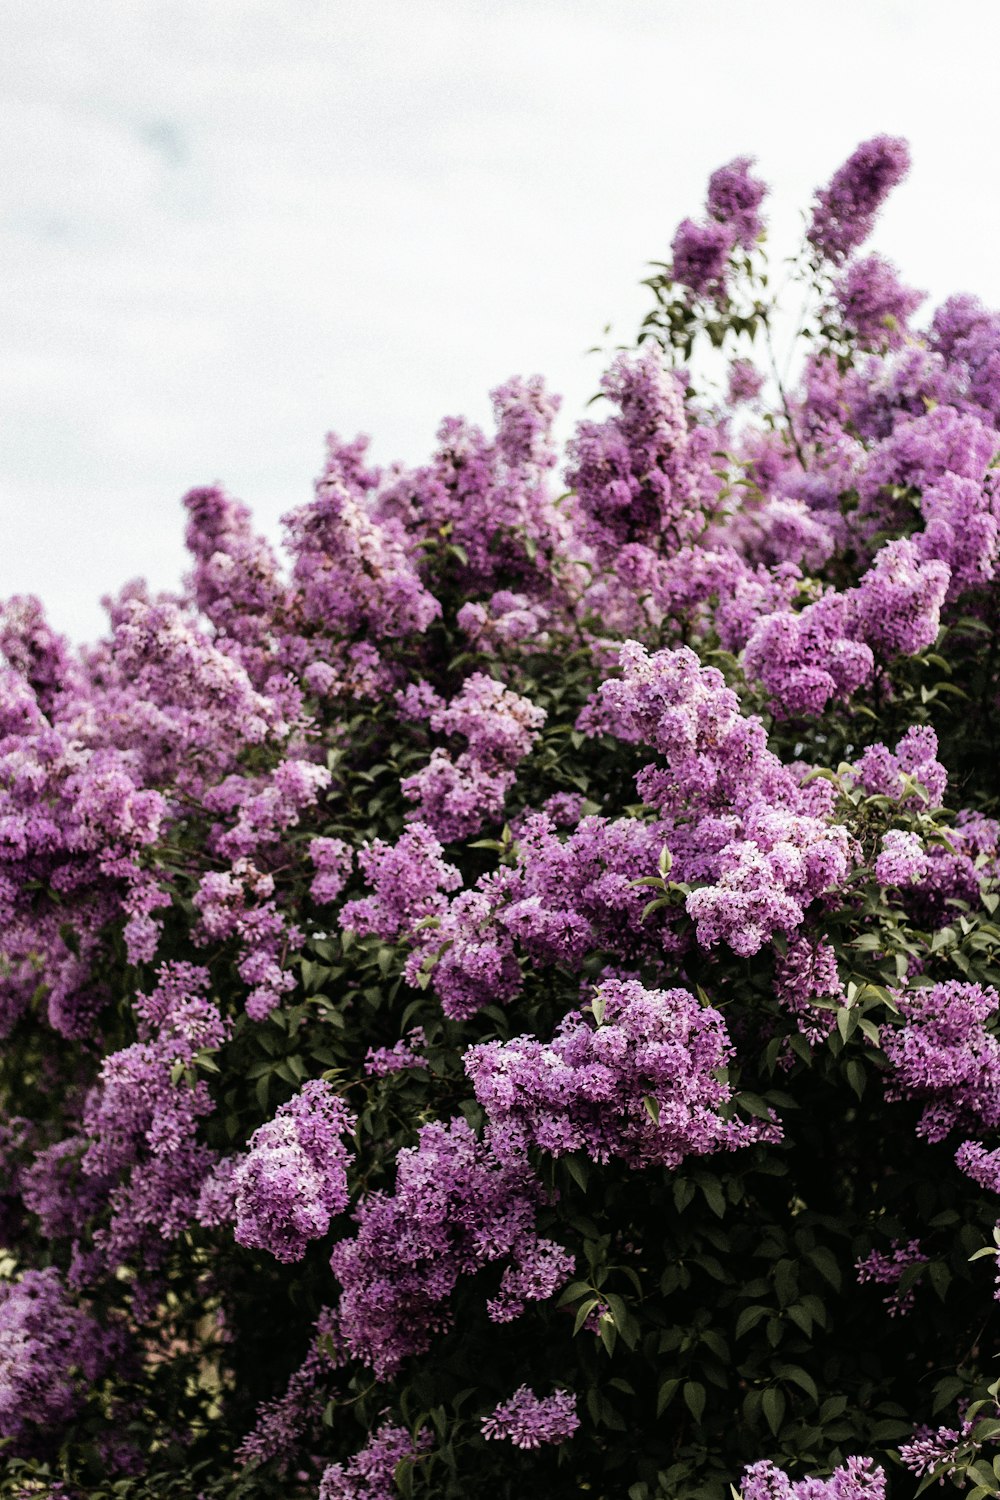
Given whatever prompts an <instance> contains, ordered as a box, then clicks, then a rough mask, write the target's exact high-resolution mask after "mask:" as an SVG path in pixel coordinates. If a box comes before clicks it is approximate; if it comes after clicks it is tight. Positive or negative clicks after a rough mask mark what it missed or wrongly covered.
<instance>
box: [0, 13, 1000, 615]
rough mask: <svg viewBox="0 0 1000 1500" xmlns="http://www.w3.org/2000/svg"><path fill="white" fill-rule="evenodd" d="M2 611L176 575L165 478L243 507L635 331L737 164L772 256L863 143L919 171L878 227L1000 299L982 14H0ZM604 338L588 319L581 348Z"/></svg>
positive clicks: (909, 265) (298, 499) (586, 370)
mask: <svg viewBox="0 0 1000 1500" xmlns="http://www.w3.org/2000/svg"><path fill="white" fill-rule="evenodd" d="M0 16H2V35H3V46H2V49H0V96H2V98H3V101H4V105H3V111H2V120H3V123H2V125H0V182H2V183H3V205H2V215H0V285H2V288H3V294H2V311H0V505H2V507H3V522H4V524H3V533H2V538H3V542H2V546H0V596H6V595H8V594H10V593H14V592H34V593H37V594H39V595H41V596H42V597H43V599H44V600H45V602H46V604H47V607H48V609H49V613H50V616H51V618H52V619H53V621H54V622H55V623H56V624H57V625H58V626H59V627H60V628H62V629H64V630H67V631H69V632H70V633H71V634H72V635H74V636H75V637H77V638H87V637H92V636H94V635H96V634H97V633H98V632H99V631H100V630H101V628H102V625H103V615H102V612H101V610H100V608H99V605H98V600H99V598H100V596H101V594H103V593H105V592H107V591H109V590H117V588H118V587H119V586H120V585H121V584H122V583H123V582H125V581H126V580H127V579H128V578H130V577H133V576H135V575H136V574H144V575H145V576H147V577H148V578H150V579H151V581H152V582H153V583H154V584H156V585H158V586H161V587H169V586H172V585H175V584H176V583H177V581H178V579H179V576H180V573H181V571H182V570H183V567H184V555H183V548H182V544H181V537H182V530H183V523H182V514H181V511H180V507H179V500H180V497H181V495H182V494H183V493H184V491H185V490H186V489H188V488H190V487H191V486H192V485H194V484H202V483H207V482H210V481H213V480H221V481H222V482H223V483H224V484H225V485H226V486H227V488H229V489H230V490H231V491H232V492H233V493H235V494H237V495H239V496H241V497H242V498H244V499H246V500H247V501H249V502H250V504H251V505H252V506H253V507H254V510H255V512H256V514H257V516H258V518H259V521H260V524H261V526H262V527H263V529H265V530H267V531H268V532H269V534H271V535H273V536H277V534H278V518H279V517H280V516H281V515H282V514H283V513H284V512H285V511H287V510H289V509H290V508H291V507H293V506H295V505H298V504H300V503H302V502H303V500H305V499H307V498H308V496H309V493H310V486H311V482H312V480H313V478H314V476H315V474H316V472H317V470H318V468H319V466H320V463H321V458H322V447H323V435H324V433H325V432H326V431H327V430H329V429H331V428H332V429H334V430H336V431H338V432H340V433H341V434H343V435H345V436H350V435H353V434H354V433H355V432H357V431H364V432H368V433H370V434H371V435H372V437H373V440H374V453H375V455H376V457H377V458H378V459H379V460H384V461H388V460H391V459H393V458H402V459H405V460H408V461H411V462H418V461H420V460H422V459H423V458H424V457H426V455H427V454H428V452H429V449H430V446H431V444H432V441H433V435H434V431H435V428H436V427H437V425H438V422H439V421H440V419H441V417H442V416H444V415H446V414H450V413H451V414H453V413H457V412H466V413H468V414H469V415H471V416H473V417H474V418H476V419H479V420H486V418H487V415H488V411H489V406H488V398H487V393H488V391H489V390H490V388H491V387H493V386H494V385H497V384H499V383H500V382H501V381H502V380H504V379H506V378H507V377H508V376H509V375H512V374H515V373H520V374H533V373H535V372H540V373H543V374H544V375H545V376H546V377H547V379H548V381H549V384H550V386H551V387H552V388H554V389H555V390H559V391H561V392H562V393H563V395H564V397H565V421H564V426H565V428H566V429H567V430H568V427H569V424H570V421H571V420H572V419H573V418H575V417H576V416H578V415H579V414H580V411H581V408H582V406H583V403H584V402H585V401H586V399H587V398H588V397H589V396H590V395H591V394H592V393H593V391H594V389H595V386H596V382H597V378H598V375H599V373H600V362H599V360H598V359H596V358H595V356H593V355H588V353H587V350H588V349H589V348H590V346H591V345H593V344H595V343H600V342H602V339H603V329H604V326H605V324H607V323H609V322H610V323H612V324H613V334H612V339H613V338H614V337H615V336H616V335H617V336H618V337H620V338H622V339H628V338H631V337H632V335H633V334H634V332H635V329H636V327H637V324H638V321H639V318H640V316H641V313H642V312H643V311H644V310H645V306H646V303H645V293H644V292H642V290H641V289H640V288H639V285H638V283H639V281H640V279H641V277H642V275H643V274H644V263H645V262H646V261H647V260H650V259H655V258H657V257H660V258H665V257H666V255H667V253H668V249H667V247H668V245H669V241H670V238H671V236H672V233H673V229H674V227H675V225H676V223H677V221H678V220H679V219H680V218H682V217H684V216H685V215H687V214H692V215H696V214H697V213H698V212H699V210H700V206H701V203H702V199H703V194H704V185H705V180H706V177H707V175H708V173H709V172H710V171H711V170H712V169H713V168H714V167H716V166H718V165H720V164H721V163H722V162H724V161H727V160H729V159H730V158H731V157H733V156H735V155H739V154H742V153H752V154H755V155H757V157H758V158H759V170H760V171H761V172H762V174H763V175H764V176H765V177H766V178H768V180H769V181H770V182H771V183H772V184H773V188H774V196H773V199H772V219H773V221H774V223H775V225H776V228H777V231H778V233H779V238H780V237H781V236H784V237H785V239H786V240H787V247H788V248H792V242H793V239H794V237H795V234H796V230H797V225H798V223H799V219H798V214H799V210H800V209H801V208H803V207H805V206H807V205H808V202H809V199H810V197H811V194H812V191H813V189H814V188H815V187H816V186H817V185H819V184H820V183H822V182H824V181H825V180H826V179H827V178H828V177H829V175H830V173H831V172H832V171H833V170H834V168H835V167H836V166H837V165H838V164H839V163H840V161H842V160H843V158H844V157H845V156H846V155H848V154H849V152H850V151H851V150H852V148H853V147H854V146H855V145H856V144H857V142H858V141H859V140H861V139H863V138H865V137H867V136H871V135H873V134H875V133H877V132H880V131H887V132H889V133H892V134H901V135H905V136H907V137H908V138H909V140H910V142H911V145H912V148H913V156H914V168H913V172H912V174H911V177H910V179H909V181H908V182H907V183H906V184H904V186H903V187H902V188H900V189H899V190H898V191H897V193H896V195H895V197H894V199H893V200H892V202H891V204H890V206H889V208H888V209H887V210H886V212H885V214H884V216H883V219H882V221H881V224H880V227H879V229H878V231H877V232H876V236H875V240H874V244H875V245H876V246H877V248H879V249H880V250H881V251H882V252H883V253H885V254H887V255H888V256H890V258H892V259H893V260H895V261H896V263H897V265H898V266H899V267H900V269H901V271H902V272H903V274H904V278H905V279H906V280H907V281H908V282H909V283H910V284H911V285H916V286H920V287H923V288H925V289H927V290H928V291H929V292H930V293H931V296H932V301H939V300H941V299H942V298H943V297H945V296H947V295H948V294H949V293H950V292H953V291H959V290H968V291H974V292H976V293H978V294H979V295H980V296H981V297H982V298H983V299H984V300H985V301H986V302H988V303H992V304H998V303H1000V254H998V252H1000V192H998V173H997V161H998V155H1000V153H998V146H1000V139H998V137H1000V129H998V124H997V119H998V117H997V105H996V84H995V76H994V62H995V58H996V56H997V55H998V43H1000V7H997V6H995V5H993V4H991V3H989V0H948V3H947V4H942V3H941V0H837V4H836V5H834V4H831V3H829V0H822V3H816V0H753V3H749V0H685V3H683V4H681V3H676V0H600V3H592V0H524V3H521V0H72V3H70V4H67V3H66V0H3V3H0ZM604 341H605V342H607V340H604Z"/></svg>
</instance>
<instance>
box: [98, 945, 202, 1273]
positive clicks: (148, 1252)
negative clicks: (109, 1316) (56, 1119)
mask: <svg viewBox="0 0 1000 1500" xmlns="http://www.w3.org/2000/svg"><path fill="white" fill-rule="evenodd" d="M158 977H159V983H158V984H157V986H156V988H155V989H154V990H153V991H152V992H151V993H150V994H149V995H137V996H136V998H135V1002H134V1003H135V1010H136V1015H137V1018H138V1024H139V1040H138V1041H137V1042H133V1043H132V1045H131V1046H129V1047H126V1048H124V1049H123V1050H122V1051H121V1052H115V1053H112V1054H110V1055H109V1056H108V1057H107V1058H105V1061H104V1064H103V1066H102V1068H101V1073H100V1078H99V1081H98V1083H97V1084H96V1085H95V1087H94V1088H93V1089H92V1090H91V1092H90V1094H89V1095H88V1098H87V1101H86V1105H85V1108H84V1111H83V1130H84V1134H85V1135H86V1136H87V1137H88V1141H89V1143H88V1145H87V1148H86V1152H85V1154H84V1156H83V1161H82V1169H83V1172H84V1173H85V1174H86V1175H87V1176H91V1177H95V1178H99V1179H104V1180H111V1181H113V1182H114V1183H115V1184H116V1185H115V1186H114V1187H112V1189H111V1192H110V1200H109V1201H110V1207H111V1220H110V1223H109V1225H108V1226H107V1227H106V1228H102V1229H100V1230H98V1231H97V1232H96V1233H95V1235H94V1242H95V1245H96V1246H97V1247H98V1249H99V1250H100V1252H101V1255H102V1258H103V1259H104V1260H105V1261H106V1263H107V1264H108V1265H109V1266H110V1267H116V1266H118V1265H121V1264H125V1263H127V1262H128V1261H129V1260H130V1259H131V1257H132V1256H134V1255H135V1254H136V1252H137V1251H138V1250H140V1249H141V1250H142V1252H143V1254H144V1255H145V1256H146V1258H147V1261H148V1262H149V1263H151V1264H155V1263H156V1261H157V1259H158V1258H159V1255H160V1253H161V1252H162V1246H163V1242H164V1241H169V1240H172V1239H175V1238H176V1237H177V1236H178V1235H179V1234H181V1233H182V1232H183V1231H184V1230H185V1229H186V1228H187V1227H188V1225H189V1224H190V1222H191V1220H192V1219H193V1218H194V1215H195V1210H196V1207H197V1199H198V1193H199V1191H200V1188H201V1184H202V1182H203V1180H204V1178H205V1177H206V1175H207V1173H208V1171H209V1170H210V1168H211V1167H212V1166H213V1165H214V1162H215V1154H214V1152H212V1151H211V1150H210V1149H209V1148H208V1147H207V1146H205V1145H204V1144H203V1142H202V1141H201V1140H200V1139H199V1135H198V1121H199V1119H201V1118H202V1117H203V1116H204V1115H207V1114H209V1113H211V1110H212V1102H211V1099H210V1096H209V1092H208V1085H207V1083H206V1082H205V1080H204V1079H203V1078H197V1077H194V1076H193V1074H194V1067H195V1064H196V1061H197V1059H198V1057H199V1054H203V1053H209V1054H211V1052H213V1051H215V1050H217V1049H218V1048H219V1047H221V1046H222V1044H223V1042H224V1041H225V1040H226V1037H227V1035H228V1032H229V1028H228V1025H227V1023H226V1022H225V1020H224V1019H223V1017H222V1016H221V1015H220V1014H219V1011H218V1009H217V1007H216V1006H215V1005H214V1004H213V1003H212V1002H211V1001H210V1000H208V999H206V998H205V991H206V990H207V989H208V985H209V975H208V971H207V970H206V969H203V968H199V967H196V966H195V965H192V964H185V963H173V964H164V965H162V966H161V968H160V970H159V976H158ZM178 1069H180V1070H182V1077H181V1078H178V1077H177V1076H176V1074H177V1070H178Z"/></svg>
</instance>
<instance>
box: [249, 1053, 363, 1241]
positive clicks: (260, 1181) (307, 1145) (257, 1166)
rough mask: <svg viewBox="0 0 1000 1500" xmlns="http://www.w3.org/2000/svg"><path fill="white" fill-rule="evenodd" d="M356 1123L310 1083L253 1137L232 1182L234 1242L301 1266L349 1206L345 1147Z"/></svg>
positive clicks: (324, 1087)
mask: <svg viewBox="0 0 1000 1500" xmlns="http://www.w3.org/2000/svg"><path fill="white" fill-rule="evenodd" d="M356 1123H357V1121H356V1119H355V1116H354V1115H353V1114H352V1113H351V1111H350V1110H349V1109H348V1108H347V1106H346V1105H345V1104H344V1101H343V1100H342V1099H339V1098H338V1097H337V1095H336V1094H335V1093H334V1091H333V1089H332V1087H331V1085H330V1084H329V1083H325V1082H324V1081H323V1080H322V1079H320V1078H311V1079H309V1081H308V1082H307V1083H304V1084H303V1085H302V1088H301V1089H300V1091H299V1092H298V1093H297V1094H296V1095H295V1098H294V1099H290V1100H289V1101H288V1103H287V1104H282V1105H280V1106H279V1108H278V1110H277V1112H276V1114H275V1116H274V1118H273V1119H272V1120H269V1121H268V1122H267V1124H266V1125H261V1127H260V1129H259V1130H256V1131H255V1132H254V1134H253V1136H252V1137H251V1139H250V1145H249V1147H248V1149H247V1153H246V1155H245V1156H244V1157H243V1158H242V1160H241V1161H240V1162H239V1165H238V1166H237V1168H236V1171H235V1175H234V1177H233V1186H234V1189H235V1211H236V1238H237V1239H238V1240H239V1242H240V1244H241V1245H250V1246H252V1247H253V1248H254V1249H256V1250H267V1251H269V1253H270V1254H271V1255H273V1256H275V1257H276V1259H278V1260H283V1261H294V1260H301V1259H302V1257H303V1255H304V1254H305V1250H306V1245H307V1244H308V1243H309V1241H310V1240H315V1239H319V1238H320V1236H321V1235H324V1234H325V1233H326V1231H327V1230H328V1229H329V1227H330V1220H331V1219H332V1218H334V1216H335V1215H336V1214H339V1213H341V1212H342V1211H343V1210H344V1209H345V1208H346V1207H347V1202H348V1197H349V1193H348V1187H347V1168H348V1166H349V1165H350V1163H351V1162H352V1161H353V1159H354V1152H353V1151H351V1150H350V1149H349V1148H348V1147H347V1146H345V1144H344V1137H345V1136H347V1135H350V1134H351V1132H352V1131H353V1130H354V1127H355V1125H356Z"/></svg>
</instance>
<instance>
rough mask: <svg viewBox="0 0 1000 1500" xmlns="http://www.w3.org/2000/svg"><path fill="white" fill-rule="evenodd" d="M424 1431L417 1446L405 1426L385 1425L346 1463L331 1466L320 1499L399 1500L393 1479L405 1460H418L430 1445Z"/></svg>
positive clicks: (324, 1478) (325, 1471)
mask: <svg viewBox="0 0 1000 1500" xmlns="http://www.w3.org/2000/svg"><path fill="white" fill-rule="evenodd" d="M431 1441H432V1439H431V1435H430V1433H429V1432H428V1431H427V1430H426V1429H424V1430H423V1431H421V1433H420V1434H419V1436H418V1438H417V1440H416V1443H415V1444H414V1440H413V1438H412V1437H411V1436H410V1434H409V1432H408V1431H407V1430H406V1428H405V1427H396V1426H394V1425H393V1423H392V1422H382V1423H381V1425H380V1426H379V1427H377V1428H376V1429H375V1431H374V1432H373V1433H372V1435H371V1437H370V1438H369V1439H368V1441H367V1443H365V1445H364V1447H363V1448H361V1449H360V1450H359V1451H358V1452H357V1453H355V1455H354V1457H353V1458H351V1459H348V1461H347V1463H346V1464H330V1465H329V1466H328V1467H327V1468H326V1469H325V1470H324V1472H323V1477H322V1479H321V1480H320V1485H319V1500H396V1496H397V1495H398V1494H399V1491H398V1490H397V1488H396V1485H395V1483H394V1479H393V1476H394V1474H395V1471H396V1465H397V1464H398V1463H399V1462H400V1460H401V1459H404V1458H416V1456H417V1455H418V1454H419V1453H420V1452H421V1451H422V1450H424V1449H427V1448H429V1447H430V1445H431Z"/></svg>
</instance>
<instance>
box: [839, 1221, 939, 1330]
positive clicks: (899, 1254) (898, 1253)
mask: <svg viewBox="0 0 1000 1500" xmlns="http://www.w3.org/2000/svg"><path fill="white" fill-rule="evenodd" d="M927 1260H928V1257H927V1256H926V1255H925V1254H924V1252H923V1249H922V1247H921V1244H920V1241H919V1240H910V1241H909V1243H908V1244H905V1245H904V1244H903V1242H902V1240H892V1241H891V1243H890V1245H889V1250H888V1252H886V1251H884V1250H871V1251H869V1253H868V1254H867V1255H866V1256H864V1257H863V1259H861V1260H859V1261H856V1262H855V1267H854V1269H855V1270H856V1271H857V1275H858V1281H859V1282H862V1283H863V1282H866V1281H874V1282H877V1283H878V1284H879V1285H880V1286H888V1287H891V1288H892V1290H891V1291H890V1292H889V1293H888V1294H887V1295H886V1296H885V1297H883V1298H882V1303H883V1305H884V1307H885V1309H886V1311H887V1312H888V1314H889V1316H890V1318H896V1317H899V1316H900V1315H903V1314H906V1313H909V1312H912V1311H913V1304H914V1300H915V1293H914V1290H913V1287H912V1286H909V1287H905V1288H901V1287H900V1285H899V1281H900V1278H901V1276H902V1274H903V1272H904V1271H905V1270H906V1269H907V1267H908V1266H923V1265H926V1264H927Z"/></svg>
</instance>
